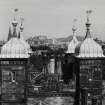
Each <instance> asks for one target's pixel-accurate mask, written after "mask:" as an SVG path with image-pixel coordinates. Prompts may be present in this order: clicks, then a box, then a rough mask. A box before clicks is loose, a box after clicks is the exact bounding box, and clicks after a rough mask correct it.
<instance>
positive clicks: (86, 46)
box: [75, 11, 104, 58]
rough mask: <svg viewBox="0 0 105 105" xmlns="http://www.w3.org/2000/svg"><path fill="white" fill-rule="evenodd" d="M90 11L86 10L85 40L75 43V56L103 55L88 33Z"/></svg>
mask: <svg viewBox="0 0 105 105" xmlns="http://www.w3.org/2000/svg"><path fill="white" fill-rule="evenodd" d="M91 12H92V11H87V22H86V28H87V32H86V36H85V40H84V41H83V42H82V43H81V44H79V45H77V47H76V49H75V51H76V53H77V54H78V55H77V57H86V58H88V57H104V55H103V50H102V48H101V46H100V45H99V44H98V43H97V42H95V41H94V39H93V38H92V37H91V34H90V25H91V23H90V21H89V15H90V13H91Z"/></svg>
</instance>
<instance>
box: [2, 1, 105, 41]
mask: <svg viewBox="0 0 105 105" xmlns="http://www.w3.org/2000/svg"><path fill="white" fill-rule="evenodd" d="M14 8H18V9H19V11H18V14H17V19H18V22H20V17H24V19H25V20H24V37H25V39H26V38H28V37H30V36H35V35H47V36H49V37H66V36H69V35H72V26H73V19H74V18H77V19H78V21H77V32H76V34H77V35H80V36H85V32H86V27H85V22H86V10H88V9H89V10H90V9H91V10H93V13H92V14H91V23H92V25H91V34H92V36H93V37H98V38H99V39H103V40H105V0H0V40H2V39H6V38H7V35H8V29H9V26H10V25H11V21H12V20H13V10H14Z"/></svg>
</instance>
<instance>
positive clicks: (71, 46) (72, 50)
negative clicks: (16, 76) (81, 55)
mask: <svg viewBox="0 0 105 105" xmlns="http://www.w3.org/2000/svg"><path fill="white" fill-rule="evenodd" d="M76 21H77V19H74V24H73V28H72V31H73V38H72V40H71V41H70V42H69V44H68V49H67V52H66V53H69V54H74V53H75V47H76V46H77V45H78V44H79V41H78V40H77V38H76V35H75V33H76V30H77V28H76V26H75V22H76Z"/></svg>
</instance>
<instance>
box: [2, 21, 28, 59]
mask: <svg viewBox="0 0 105 105" xmlns="http://www.w3.org/2000/svg"><path fill="white" fill-rule="evenodd" d="M16 24H17V22H16V21H15V22H14V21H13V22H12V25H13V36H12V38H11V39H10V40H9V41H8V42H7V43H6V44H4V45H3V46H2V47H1V54H0V58H28V57H29V54H28V53H27V50H26V48H25V46H24V45H23V43H22V42H21V41H20V39H18V37H17V32H16V26H17V25H16Z"/></svg>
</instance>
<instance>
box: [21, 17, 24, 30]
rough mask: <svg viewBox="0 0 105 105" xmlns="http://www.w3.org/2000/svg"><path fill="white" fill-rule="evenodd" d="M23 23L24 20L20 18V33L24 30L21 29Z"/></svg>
mask: <svg viewBox="0 0 105 105" xmlns="http://www.w3.org/2000/svg"><path fill="white" fill-rule="evenodd" d="M23 21H24V18H21V25H20V31H21V32H23V29H24V27H23Z"/></svg>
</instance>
